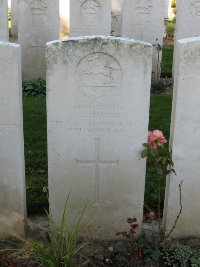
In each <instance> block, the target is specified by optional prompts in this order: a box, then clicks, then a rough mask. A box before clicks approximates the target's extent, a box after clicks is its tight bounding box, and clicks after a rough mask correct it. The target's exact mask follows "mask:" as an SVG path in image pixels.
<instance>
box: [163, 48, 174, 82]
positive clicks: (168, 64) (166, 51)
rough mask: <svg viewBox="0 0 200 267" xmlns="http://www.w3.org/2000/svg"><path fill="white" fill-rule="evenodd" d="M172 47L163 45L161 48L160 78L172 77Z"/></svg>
mask: <svg viewBox="0 0 200 267" xmlns="http://www.w3.org/2000/svg"><path fill="white" fill-rule="evenodd" d="M173 52H174V46H173V45H164V46H163V56H162V65H161V68H162V77H165V76H167V77H171V76H172V63H173Z"/></svg>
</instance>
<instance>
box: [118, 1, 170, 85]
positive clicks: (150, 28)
mask: <svg viewBox="0 0 200 267" xmlns="http://www.w3.org/2000/svg"><path fill="white" fill-rule="evenodd" d="M164 12H165V1H164V0H142V1H141V0H123V9H122V36H124V37H129V38H134V39H137V40H142V41H145V42H149V43H151V44H152V45H154V53H153V79H154V80H159V78H160V72H161V66H160V65H161V60H162V52H161V51H159V50H157V49H156V47H157V46H162V44H163V28H164Z"/></svg>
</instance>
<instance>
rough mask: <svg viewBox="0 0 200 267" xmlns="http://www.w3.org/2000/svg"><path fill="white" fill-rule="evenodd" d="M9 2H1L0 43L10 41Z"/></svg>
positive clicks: (5, 0)
mask: <svg viewBox="0 0 200 267" xmlns="http://www.w3.org/2000/svg"><path fill="white" fill-rule="evenodd" d="M8 40H9V35H8V0H1V1H0V41H8Z"/></svg>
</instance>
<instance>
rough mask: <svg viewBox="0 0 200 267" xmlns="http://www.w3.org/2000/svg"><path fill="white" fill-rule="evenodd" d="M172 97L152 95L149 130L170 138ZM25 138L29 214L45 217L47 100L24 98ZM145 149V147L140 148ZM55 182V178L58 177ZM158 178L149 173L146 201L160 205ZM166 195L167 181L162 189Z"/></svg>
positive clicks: (46, 204)
mask: <svg viewBox="0 0 200 267" xmlns="http://www.w3.org/2000/svg"><path fill="white" fill-rule="evenodd" d="M171 101H172V97H171V95H152V97H151V108H150V125H149V129H150V130H153V129H160V130H162V131H163V132H164V134H165V136H166V137H167V138H168V137H169V128H170V114H171ZM23 103H24V137H25V160H26V187H27V207H28V213H29V214H30V213H43V212H44V208H45V209H47V208H48V200H47V194H46V193H45V192H44V191H45V190H44V188H45V187H46V186H47V176H48V173H47V129H46V100H45V97H24V98H23ZM141 149H142V144H141ZM55 179H56V177H55ZM155 179H156V177H154V175H153V174H152V173H150V172H148V171H147V179H146V193H145V201H146V203H147V204H148V205H150V206H151V207H153V208H154V207H155V206H156V205H157V194H156V190H157V187H156V181H155ZM162 191H163V192H164V181H163V185H162ZM162 198H164V195H163V194H162Z"/></svg>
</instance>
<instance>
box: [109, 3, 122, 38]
mask: <svg viewBox="0 0 200 267" xmlns="http://www.w3.org/2000/svg"><path fill="white" fill-rule="evenodd" d="M121 30H122V0H112V25H111V33H112V35H113V36H121Z"/></svg>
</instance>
